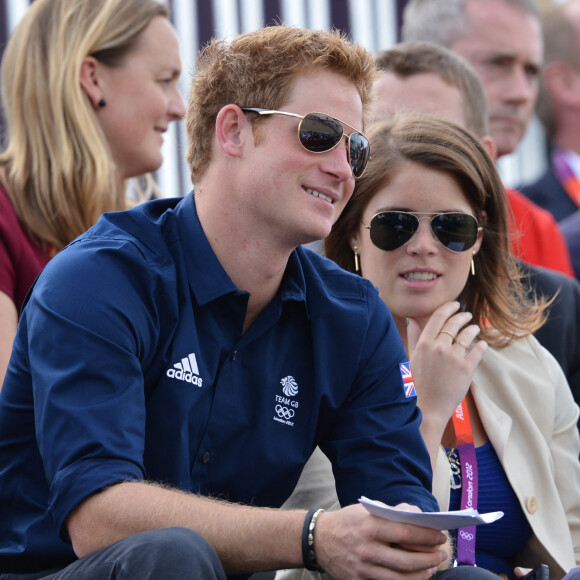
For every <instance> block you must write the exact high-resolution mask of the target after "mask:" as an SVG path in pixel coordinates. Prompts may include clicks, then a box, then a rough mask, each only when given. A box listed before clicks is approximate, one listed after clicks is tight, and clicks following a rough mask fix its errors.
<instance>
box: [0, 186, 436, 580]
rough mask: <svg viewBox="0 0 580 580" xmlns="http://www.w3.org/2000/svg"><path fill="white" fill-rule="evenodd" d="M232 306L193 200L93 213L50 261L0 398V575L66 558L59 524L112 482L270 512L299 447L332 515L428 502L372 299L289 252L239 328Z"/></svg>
mask: <svg viewBox="0 0 580 580" xmlns="http://www.w3.org/2000/svg"><path fill="white" fill-rule="evenodd" d="M248 297H249V295H248V294H247V293H246V292H243V291H240V290H239V289H238V288H236V286H235V285H234V284H233V283H232V281H231V280H230V278H229V276H228V275H227V273H226V272H225V271H224V269H223V268H222V266H221V264H220V262H219V261H218V259H217V258H216V256H215V254H214V253H213V251H212V249H211V247H210V244H209V243H208V240H207V238H206V237H205V234H204V232H203V229H202V227H201V224H200V222H199V219H198V217H197V213H196V209H195V200H194V196H193V195H191V194H190V195H188V196H186V197H185V198H176V199H163V200H158V201H153V202H150V203H146V204H144V205H141V206H139V207H137V208H135V209H132V210H129V211H126V212H122V213H110V214H106V215H104V216H103V217H102V218H101V219H100V220H99V222H98V223H97V225H96V226H95V227H93V228H92V229H91V230H89V231H88V232H87V233H86V234H84V235H83V236H81V237H80V238H78V239H77V240H76V241H75V242H73V243H72V244H71V245H69V246H68V247H67V248H66V249H64V250H63V251H62V252H60V253H59V254H58V255H57V256H56V257H55V258H54V259H53V260H52V261H51V262H49V264H48V266H47V267H46V268H45V270H44V272H43V273H42V274H41V275H40V277H39V279H38V281H37V284H36V286H35V288H34V290H33V292H32V295H31V297H30V300H29V302H28V304H27V305H26V307H25V309H24V311H23V314H22V317H21V321H20V325H19V329H18V334H17V337H16V341H15V346H14V351H13V355H12V359H11V362H10V366H9V369H8V372H7V376H6V380H5V382H4V386H3V389H2V392H1V394H0V514H1V516H0V571H10V570H12V571H17V570H21V571H24V570H40V569H47V568H51V567H53V566H54V567H57V566H64V565H65V564H66V563H68V562H71V561H73V560H74V559H75V556H74V554H73V551H72V549H71V546H70V544H69V543H67V535H66V527H65V522H66V518H67V516H68V515H69V514H70V513H71V511H72V510H73V509H74V507H75V506H77V505H78V504H79V503H80V502H82V501H83V500H84V499H85V498H86V497H87V496H89V495H91V494H94V493H98V492H99V491H100V490H103V489H104V488H106V487H107V486H110V485H112V484H114V483H117V482H120V481H126V480H150V481H156V482H163V483H166V484H169V485H172V486H175V487H177V488H180V489H183V490H188V491H191V492H194V493H200V494H204V495H211V496H212V497H218V498H223V499H226V500H231V501H235V502H243V503H246V504H252V505H259V506H280V505H281V504H282V503H283V501H284V500H285V499H286V498H287V497H288V496H289V495H290V494H291V492H292V491H293V488H294V486H295V484H296V482H297V480H298V477H299V475H300V472H301V469H302V467H303V465H304V463H305V462H306V461H307V459H308V457H309V456H310V454H311V452H312V451H313V449H314V447H315V446H316V445H317V444H318V445H320V447H321V448H322V449H323V451H324V452H325V453H326V454H327V455H328V456H329V458H330V459H331V460H332V462H333V465H334V473H335V476H336V483H337V491H338V496H339V498H340V501H341V503H342V504H343V505H344V504H351V503H354V502H356V500H357V499H358V498H359V497H360V496H361V495H366V496H367V497H371V498H374V499H378V500H382V501H384V502H387V503H389V504H397V503H399V502H409V503H411V504H416V505H418V506H420V507H421V508H422V509H423V510H425V511H432V510H436V509H437V504H436V502H435V500H434V498H433V496H432V495H431V493H430V492H429V489H430V482H431V469H430V463H429V457H428V454H427V451H426V449H425V446H424V443H423V441H422V439H421V437H420V434H419V424H420V419H421V415H420V411H419V410H418V408H417V406H416V399H415V398H414V397H412V396H411V397H407V396H406V391H408V390H409V385H408V377H407V379H406V383H407V384H406V383H405V382H404V378H405V377H406V374H405V367H403V368H401V367H400V364H401V363H404V362H405V360H406V357H405V352H404V350H403V347H402V344H401V341H400V339H399V336H398V333H397V329H396V327H395V325H394V323H393V320H392V317H391V315H390V313H389V311H388V309H387V307H386V306H385V304H384V303H383V301H382V300H381V299H380V298H379V296H378V293H377V291H376V289H375V288H374V287H373V286H372V285H371V284H370V283H369V282H368V281H367V280H365V279H362V278H360V277H358V276H354V275H351V274H349V273H347V272H344V271H343V270H341V269H340V268H338V267H337V266H336V265H335V264H334V263H332V262H331V261H330V260H327V259H325V258H323V257H321V256H319V255H317V254H316V253H315V252H312V251H310V250H308V249H305V248H302V247H300V248H298V249H296V250H295V251H294V252H293V253H292V255H291V256H290V259H289V261H288V266H287V268H286V272H285V274H284V278H283V281H282V284H281V287H280V290H279V292H278V293H277V295H276V296H275V298H274V299H273V300H272V302H271V303H270V304H269V305H268V307H267V308H266V309H265V310H264V311H263V312H262V313H261V314H260V316H259V317H258V318H257V320H256V321H255V322H254V323H253V324H252V326H251V327H250V328H249V329H247V331H246V332H245V333H244V332H243V324H244V317H245V313H246V307H247V303H248Z"/></svg>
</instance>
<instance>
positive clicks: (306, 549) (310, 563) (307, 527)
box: [302, 509, 324, 572]
mask: <svg viewBox="0 0 580 580" xmlns="http://www.w3.org/2000/svg"><path fill="white" fill-rule="evenodd" d="M323 511H324V510H323V509H318V510H310V511H309V512H308V513H307V514H306V517H305V518H304V527H303V528H302V560H304V567H305V568H306V569H307V570H311V571H313V572H324V570H323V569H322V568H321V567H320V566H319V565H318V562H317V561H316V554H315V552H314V527H315V526H316V519H317V518H318V516H319V514H320V512H323Z"/></svg>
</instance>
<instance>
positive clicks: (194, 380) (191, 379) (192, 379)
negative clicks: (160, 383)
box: [167, 369, 203, 387]
mask: <svg viewBox="0 0 580 580" xmlns="http://www.w3.org/2000/svg"><path fill="white" fill-rule="evenodd" d="M167 376H168V377H169V378H170V379H177V380H179V381H185V382H186V383H191V384H192V385H197V386H198V387H201V385H202V383H203V379H202V378H201V377H198V376H196V375H194V374H193V373H190V372H186V371H179V370H177V371H176V370H175V369H168V371H167Z"/></svg>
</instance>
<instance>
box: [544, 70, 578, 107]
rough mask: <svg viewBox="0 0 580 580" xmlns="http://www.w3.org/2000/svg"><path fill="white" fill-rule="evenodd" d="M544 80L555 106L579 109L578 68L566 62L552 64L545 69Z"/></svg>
mask: <svg viewBox="0 0 580 580" xmlns="http://www.w3.org/2000/svg"><path fill="white" fill-rule="evenodd" d="M542 80H543V82H544V84H545V86H546V89H547V92H548V94H549V95H550V99H551V100H552V101H553V102H554V106H555V107H556V108H558V106H566V107H573V108H576V109H578V107H579V106H580V75H579V74H578V70H577V69H576V67H572V66H570V65H569V64H566V63H564V62H551V63H550V64H548V65H546V68H545V69H544V72H543V76H542Z"/></svg>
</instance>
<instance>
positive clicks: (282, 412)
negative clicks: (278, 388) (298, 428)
mask: <svg viewBox="0 0 580 580" xmlns="http://www.w3.org/2000/svg"><path fill="white" fill-rule="evenodd" d="M280 384H281V385H282V394H281V395H274V398H275V403H274V416H273V419H274V421H276V422H277V423H283V424H285V425H288V426H289V427H294V421H293V419H294V417H295V415H296V412H297V410H298V407H299V403H298V401H296V400H295V399H294V397H296V395H298V383H297V382H296V380H295V379H294V377H293V376H290V375H288V376H287V377H284V378H283V379H281V380H280Z"/></svg>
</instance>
